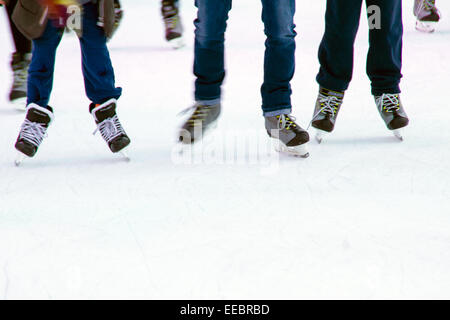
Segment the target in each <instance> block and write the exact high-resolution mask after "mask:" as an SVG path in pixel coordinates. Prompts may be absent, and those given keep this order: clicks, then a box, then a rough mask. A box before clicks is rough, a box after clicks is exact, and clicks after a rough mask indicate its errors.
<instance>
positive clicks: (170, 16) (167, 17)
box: [161, 0, 184, 49]
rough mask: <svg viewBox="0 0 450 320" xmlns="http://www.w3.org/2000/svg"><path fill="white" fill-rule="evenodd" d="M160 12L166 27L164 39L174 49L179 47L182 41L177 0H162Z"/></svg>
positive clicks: (181, 27)
mask: <svg viewBox="0 0 450 320" xmlns="http://www.w3.org/2000/svg"><path fill="white" fill-rule="evenodd" d="M161 13H162V16H163V19H164V25H165V28H166V40H167V41H168V42H169V43H170V44H171V45H172V47H173V48H174V49H178V48H181V47H182V46H183V45H184V43H183V39H182V36H183V26H182V24H181V19H180V15H179V10H178V1H175V0H163V1H162V3H161Z"/></svg>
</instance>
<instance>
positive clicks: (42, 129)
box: [15, 103, 54, 157]
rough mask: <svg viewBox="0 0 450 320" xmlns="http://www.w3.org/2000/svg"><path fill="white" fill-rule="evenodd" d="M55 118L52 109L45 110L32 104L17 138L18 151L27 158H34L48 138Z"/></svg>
mask: <svg viewBox="0 0 450 320" xmlns="http://www.w3.org/2000/svg"><path fill="white" fill-rule="evenodd" d="M53 118H54V116H53V109H52V108H51V107H46V108H44V107H40V106H38V105H36V104H34V103H32V104H30V105H29V106H28V108H27V115H26V117H25V121H24V122H23V123H22V127H21V128H20V132H19V136H18V137H17V141H16V144H15V147H16V149H17V150H18V151H19V152H21V153H22V154H24V155H26V156H27V157H33V156H34V155H35V154H36V152H37V150H38V148H39V146H40V144H41V143H42V140H43V139H44V138H45V137H46V136H47V129H48V127H49V125H50V123H51V122H52V121H53Z"/></svg>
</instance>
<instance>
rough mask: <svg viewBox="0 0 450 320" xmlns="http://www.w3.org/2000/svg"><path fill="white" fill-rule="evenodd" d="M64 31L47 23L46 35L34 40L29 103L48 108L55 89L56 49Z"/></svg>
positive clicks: (29, 74)
mask: <svg viewBox="0 0 450 320" xmlns="http://www.w3.org/2000/svg"><path fill="white" fill-rule="evenodd" d="M62 33H63V29H59V28H56V27H54V26H53V25H52V22H51V21H49V22H48V23H47V28H46V29H45V31H44V34H43V35H42V36H41V37H40V38H39V39H36V40H33V52H32V59H31V64H30V67H29V69H28V96H27V98H28V101H27V104H30V103H35V104H37V105H39V106H41V107H47V105H48V101H49V100H50V94H51V91H52V88H53V73H54V69H55V56H56V49H57V47H58V45H59V43H60V41H61V38H62Z"/></svg>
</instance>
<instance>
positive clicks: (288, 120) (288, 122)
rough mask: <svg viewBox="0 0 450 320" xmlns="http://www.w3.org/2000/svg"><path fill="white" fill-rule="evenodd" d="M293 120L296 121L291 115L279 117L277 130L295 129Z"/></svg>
mask: <svg viewBox="0 0 450 320" xmlns="http://www.w3.org/2000/svg"><path fill="white" fill-rule="evenodd" d="M295 120H297V119H296V118H295V117H294V116H291V115H285V114H282V115H280V121H278V129H279V130H283V129H288V130H289V129H290V128H291V127H296V126H297V125H296V124H295Z"/></svg>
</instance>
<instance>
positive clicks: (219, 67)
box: [194, 0, 231, 104]
mask: <svg viewBox="0 0 450 320" xmlns="http://www.w3.org/2000/svg"><path fill="white" fill-rule="evenodd" d="M195 5H196V6H197V8H198V15H197V19H196V20H195V21H194V24H195V58H194V74H195V76H196V77H197V79H196V81H195V100H196V101H199V102H204V103H208V104H215V103H218V102H219V101H220V97H221V85H222V82H223V79H224V77H225V66H224V41H225V37H224V34H225V29H226V22H227V19H228V12H229V11H230V9H231V0H196V1H195Z"/></svg>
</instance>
